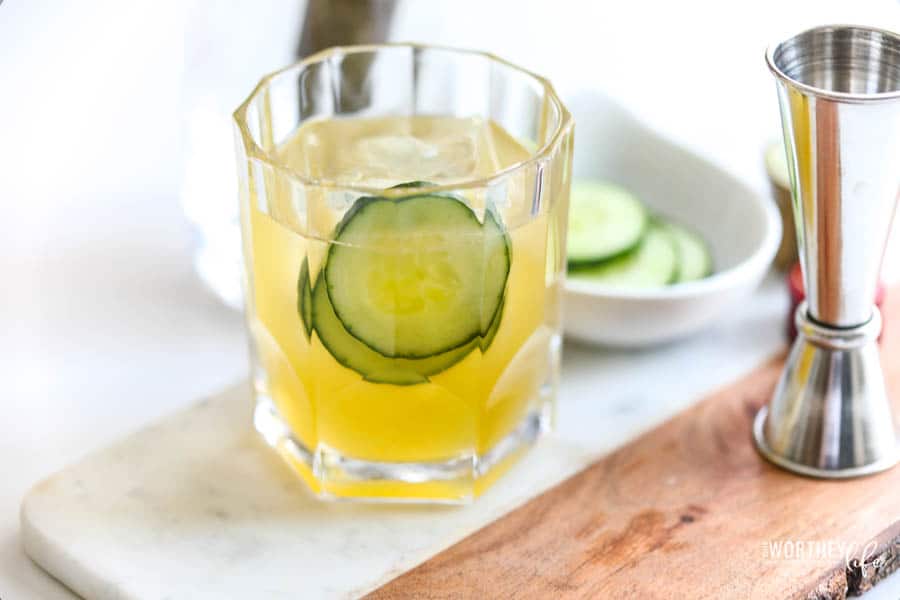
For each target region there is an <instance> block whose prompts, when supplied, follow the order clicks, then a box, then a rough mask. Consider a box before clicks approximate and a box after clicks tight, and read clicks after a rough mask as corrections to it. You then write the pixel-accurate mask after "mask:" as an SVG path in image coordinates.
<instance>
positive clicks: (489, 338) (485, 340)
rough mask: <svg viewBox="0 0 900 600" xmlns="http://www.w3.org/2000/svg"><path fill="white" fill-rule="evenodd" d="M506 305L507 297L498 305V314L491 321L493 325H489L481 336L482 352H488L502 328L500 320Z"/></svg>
mask: <svg viewBox="0 0 900 600" xmlns="http://www.w3.org/2000/svg"><path fill="white" fill-rule="evenodd" d="M505 305H506V298H505V297H504V298H503V300H501V301H500V306H498V307H497V314H495V315H494V320H493V321H492V322H491V326H490V327H488V330H487V331H486V332H485V333H484V335H482V336H481V340H480V342H479V345H480V346H481V352H482V353H484V352H487V349H488V348H489V347H490V345H491V343H492V342H493V341H494V338H495V337H497V331H498V330H499V329H500V320H501V319H502V318H503V307H504V306H505Z"/></svg>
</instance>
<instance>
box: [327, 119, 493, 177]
mask: <svg viewBox="0 0 900 600" xmlns="http://www.w3.org/2000/svg"><path fill="white" fill-rule="evenodd" d="M475 144H476V140H475V137H474V136H473V135H471V134H470V133H469V132H464V133H454V134H445V135H441V136H414V135H375V136H371V137H365V138H361V139H359V140H357V142H356V143H355V144H354V146H353V148H352V149H351V151H350V153H349V156H348V157H347V158H349V159H350V162H352V163H353V164H352V165H348V166H350V167H351V168H350V169H347V170H345V173H347V174H348V175H349V174H350V172H351V171H352V172H353V176H355V177H356V178H358V180H360V181H363V180H364V181H366V182H367V183H368V184H369V185H385V184H390V185H394V184H397V183H403V182H407V181H430V182H433V183H448V182H452V181H458V180H460V179H463V178H466V177H469V176H471V175H472V173H473V172H474V171H475V168H476V164H477V160H476V159H477V157H476V146H475Z"/></svg>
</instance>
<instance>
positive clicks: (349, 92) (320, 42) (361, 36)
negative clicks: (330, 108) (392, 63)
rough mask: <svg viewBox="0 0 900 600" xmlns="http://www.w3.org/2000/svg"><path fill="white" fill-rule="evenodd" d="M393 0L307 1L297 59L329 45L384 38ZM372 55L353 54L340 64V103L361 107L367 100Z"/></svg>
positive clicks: (347, 44) (373, 40)
mask: <svg viewBox="0 0 900 600" xmlns="http://www.w3.org/2000/svg"><path fill="white" fill-rule="evenodd" d="M395 4H396V2H395V0H309V3H308V4H307V5H306V15H305V16H304V18H303V31H302V33H301V34H300V45H299V46H298V47H297V58H305V57H307V56H309V55H310V54H313V53H315V52H318V51H319V50H324V49H326V48H331V47H333V46H350V45H359V44H374V43H379V42H384V41H386V40H387V36H388V33H389V32H390V26H391V17H392V15H393V13H394V5H395ZM372 60H373V56H372V55H365V56H355V57H354V59H353V60H352V61H350V62H348V63H347V64H345V65H343V66H342V73H344V76H343V81H342V87H341V94H342V95H341V103H342V104H343V105H344V106H345V107H346V108H347V109H348V110H354V108H357V109H361V108H363V107H365V106H366V105H367V104H368V103H369V86H370V82H369V78H368V77H367V75H368V72H369V69H370V67H371V64H372Z"/></svg>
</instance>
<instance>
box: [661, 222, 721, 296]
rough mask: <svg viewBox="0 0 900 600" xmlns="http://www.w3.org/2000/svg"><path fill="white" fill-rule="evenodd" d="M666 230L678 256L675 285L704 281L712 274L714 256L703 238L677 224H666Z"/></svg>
mask: <svg viewBox="0 0 900 600" xmlns="http://www.w3.org/2000/svg"><path fill="white" fill-rule="evenodd" d="M665 228H666V231H668V233H669V235H670V236H671V237H672V241H673V242H674V243H675V249H676V251H677V254H678V268H677V270H676V271H677V272H676V274H675V283H682V282H685V281H695V280H697V279H703V278H704V277H706V276H708V275H709V274H710V273H712V255H711V254H710V252H709V247H708V246H707V245H706V241H705V240H704V239H703V238H701V237H700V236H699V235H697V234H696V233H694V232H692V231H689V230H688V229H686V228H684V227H682V226H681V225H676V224H675V223H666V224H665Z"/></svg>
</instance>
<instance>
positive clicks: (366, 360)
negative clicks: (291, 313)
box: [312, 276, 477, 385]
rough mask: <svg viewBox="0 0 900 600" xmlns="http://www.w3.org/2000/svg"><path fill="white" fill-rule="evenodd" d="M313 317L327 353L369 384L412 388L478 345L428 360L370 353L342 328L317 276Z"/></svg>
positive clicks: (317, 332)
mask: <svg viewBox="0 0 900 600" xmlns="http://www.w3.org/2000/svg"><path fill="white" fill-rule="evenodd" d="M312 315H313V321H314V323H315V332H316V335H318V336H319V341H320V342H321V343H322V345H323V346H325V349H327V350H328V353H329V354H331V356H332V357H334V359H335V360H336V361H338V362H339V363H340V364H342V365H344V366H345V367H347V368H348V369H352V370H354V371H356V372H357V373H359V374H360V375H362V376H363V379H365V380H366V381H370V382H372V383H389V384H393V385H415V384H417V383H426V382H427V381H428V376H429V375H434V374H437V373H440V372H441V371H444V370H446V369H448V368H449V367H451V366H453V365H455V364H456V363H458V362H459V361H461V360H462V359H463V358H465V357H466V356H467V355H468V354H469V352H471V351H472V350H473V349H474V348H475V346H476V345H477V340H473V341H471V342H469V343H468V344H465V345H463V346H459V347H458V348H453V349H452V350H449V351H447V352H444V353H441V354H436V355H434V356H431V357H428V358H421V359H406V358H389V357H387V356H384V355H383V354H379V353H378V352H376V351H374V350H372V349H371V348H369V347H368V346H367V345H365V344H364V343H362V342H361V341H359V340H358V339H356V338H355V337H353V336H352V335H350V334H349V333H348V332H347V330H346V329H345V328H344V324H343V323H341V321H340V319H338V317H337V315H336V314H335V312H334V308H333V307H332V306H331V300H330V299H329V297H328V289H327V287H326V285H325V284H324V283H323V282H322V277H321V276H320V277H319V279H318V281H317V282H316V285H315V287H314V288H313V290H312Z"/></svg>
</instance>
